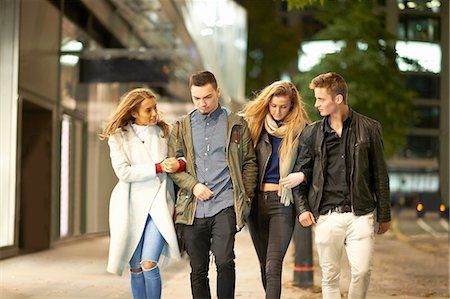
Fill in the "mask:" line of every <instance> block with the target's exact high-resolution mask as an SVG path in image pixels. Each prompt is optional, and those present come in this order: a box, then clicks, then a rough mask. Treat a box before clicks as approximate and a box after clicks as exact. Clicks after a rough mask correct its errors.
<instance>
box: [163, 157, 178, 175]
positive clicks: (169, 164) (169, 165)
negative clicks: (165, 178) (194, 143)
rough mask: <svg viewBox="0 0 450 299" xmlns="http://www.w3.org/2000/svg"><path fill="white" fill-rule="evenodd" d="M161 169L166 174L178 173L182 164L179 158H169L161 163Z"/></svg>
mask: <svg viewBox="0 0 450 299" xmlns="http://www.w3.org/2000/svg"><path fill="white" fill-rule="evenodd" d="M161 167H162V170H163V171H164V172H168V173H172V172H175V171H177V169H178V167H180V162H178V159H177V158H174V157H169V158H166V159H164V161H162V162H161Z"/></svg>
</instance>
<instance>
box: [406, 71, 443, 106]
mask: <svg viewBox="0 0 450 299" xmlns="http://www.w3.org/2000/svg"><path fill="white" fill-rule="evenodd" d="M406 86H407V87H408V88H409V89H412V90H414V91H415V92H416V93H417V97H419V98H423V99H433V100H439V99H440V88H441V86H440V80H439V76H432V75H419V74H410V75H407V79H406Z"/></svg>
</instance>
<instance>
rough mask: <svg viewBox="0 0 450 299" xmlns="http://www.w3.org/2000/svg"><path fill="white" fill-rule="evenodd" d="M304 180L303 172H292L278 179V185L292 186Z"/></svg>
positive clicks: (289, 187)
mask: <svg viewBox="0 0 450 299" xmlns="http://www.w3.org/2000/svg"><path fill="white" fill-rule="evenodd" d="M304 180H305V174H304V173H303V172H292V173H290V174H289V175H288V176H287V177H285V178H282V179H281V180H280V185H281V186H282V187H284V188H288V189H291V188H294V187H296V186H298V185H299V184H300V183H301V182H303V181H304Z"/></svg>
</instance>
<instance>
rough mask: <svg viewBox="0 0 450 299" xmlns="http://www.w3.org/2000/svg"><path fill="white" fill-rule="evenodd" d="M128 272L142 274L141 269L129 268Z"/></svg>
mask: <svg viewBox="0 0 450 299" xmlns="http://www.w3.org/2000/svg"><path fill="white" fill-rule="evenodd" d="M130 272H133V273H139V272H142V268H130Z"/></svg>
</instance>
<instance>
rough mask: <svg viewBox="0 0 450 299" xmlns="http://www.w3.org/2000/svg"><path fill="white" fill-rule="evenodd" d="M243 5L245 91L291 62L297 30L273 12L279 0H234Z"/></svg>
mask: <svg viewBox="0 0 450 299" xmlns="http://www.w3.org/2000/svg"><path fill="white" fill-rule="evenodd" d="M237 2H239V3H240V4H241V5H242V6H243V7H245V8H246V9H247V19H248V50H247V76H246V95H247V96H249V97H251V96H252V94H253V93H254V92H255V91H258V90H260V89H262V88H263V87H264V86H266V85H268V84H270V83H272V82H273V81H275V80H279V79H280V76H281V74H282V73H283V72H285V71H286V70H287V69H288V68H289V67H290V66H291V65H293V64H295V63H296V61H297V58H298V45H299V44H300V39H301V34H300V31H299V29H298V28H295V27H290V26H285V25H284V24H283V23H282V22H281V20H280V18H279V17H278V15H277V13H278V12H279V9H278V8H279V7H280V6H281V5H282V3H281V2H277V1H273V0H258V1H255V0H238V1H237Z"/></svg>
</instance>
